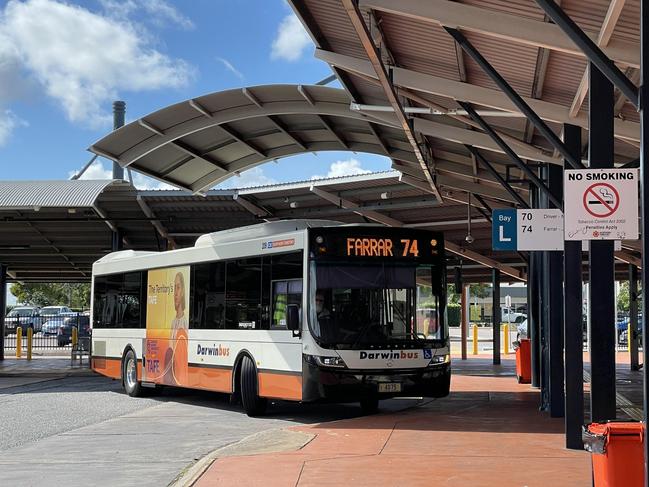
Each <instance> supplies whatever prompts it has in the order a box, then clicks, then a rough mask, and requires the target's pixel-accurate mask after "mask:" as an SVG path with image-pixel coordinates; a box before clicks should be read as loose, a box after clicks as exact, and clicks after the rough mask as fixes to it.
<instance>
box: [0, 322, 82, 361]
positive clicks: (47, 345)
mask: <svg viewBox="0 0 649 487" xmlns="http://www.w3.org/2000/svg"><path fill="white" fill-rule="evenodd" d="M18 327H20V328H21V331H22V338H21V346H22V349H23V350H27V335H28V330H29V329H30V328H31V329H32V332H33V336H32V348H33V350H59V351H62V352H64V353H66V354H67V353H69V352H70V351H71V349H72V333H73V332H72V329H73V328H76V329H77V334H78V336H79V337H80V338H81V337H88V336H90V316H89V313H87V312H82V313H65V314H60V315H54V316H40V315H35V316H28V317H18V318H17V319H16V318H12V317H7V318H5V326H4V333H5V350H11V349H13V350H15V349H16V345H17V343H18V338H17V328H18Z"/></svg>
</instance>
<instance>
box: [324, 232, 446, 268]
mask: <svg viewBox="0 0 649 487" xmlns="http://www.w3.org/2000/svg"><path fill="white" fill-rule="evenodd" d="M336 230H337V231H336ZM443 247H444V245H443V237H442V236H441V234H437V233H435V232H426V231H416V232H413V231H404V230H403V229H381V228H378V229H371V231H369V229H363V230H362V231H358V230H357V231H356V232H353V233H352V232H350V231H349V230H348V229H336V228H326V229H323V228H318V229H313V230H312V231H311V249H312V251H313V254H314V256H315V257H318V258H328V257H331V258H345V259H350V260H354V259H366V260H374V259H376V260H383V259H388V260H391V259H395V260H403V259H405V260H417V261H431V260H437V259H438V258H439V257H440V256H442V255H443Z"/></svg>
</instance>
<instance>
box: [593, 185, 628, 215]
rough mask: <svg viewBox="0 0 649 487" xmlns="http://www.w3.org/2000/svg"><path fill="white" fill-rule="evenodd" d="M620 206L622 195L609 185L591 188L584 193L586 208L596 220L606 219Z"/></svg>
mask: <svg viewBox="0 0 649 487" xmlns="http://www.w3.org/2000/svg"><path fill="white" fill-rule="evenodd" d="M618 206H620V195H619V193H618V192H617V190H616V189H615V188H614V187H613V186H611V185H610V184H608V183H597V184H593V185H591V186H589V187H588V188H587V189H586V191H585V192H584V208H585V209H586V211H587V212H588V213H590V214H591V215H593V216H594V217H596V218H606V217H608V216H611V215H612V214H613V213H615V210H617V208H618Z"/></svg>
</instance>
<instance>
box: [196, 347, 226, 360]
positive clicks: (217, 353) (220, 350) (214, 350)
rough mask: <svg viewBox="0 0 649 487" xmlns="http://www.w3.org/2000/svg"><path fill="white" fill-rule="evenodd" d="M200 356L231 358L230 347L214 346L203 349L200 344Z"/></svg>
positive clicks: (198, 350)
mask: <svg viewBox="0 0 649 487" xmlns="http://www.w3.org/2000/svg"><path fill="white" fill-rule="evenodd" d="M196 353H197V354H198V355H210V356H214V357H229V356H230V347H224V346H223V345H218V346H217V345H216V344H214V345H212V346H211V347H203V346H201V345H200V344H199V345H198V349H197V350H196Z"/></svg>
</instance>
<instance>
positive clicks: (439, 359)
mask: <svg viewBox="0 0 649 487" xmlns="http://www.w3.org/2000/svg"><path fill="white" fill-rule="evenodd" d="M450 361H451V356H450V355H449V354H444V355H434V356H433V358H432V359H431V360H430V363H429V364H428V366H429V367H430V366H431V365H440V364H447V363H449V362H450Z"/></svg>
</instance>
